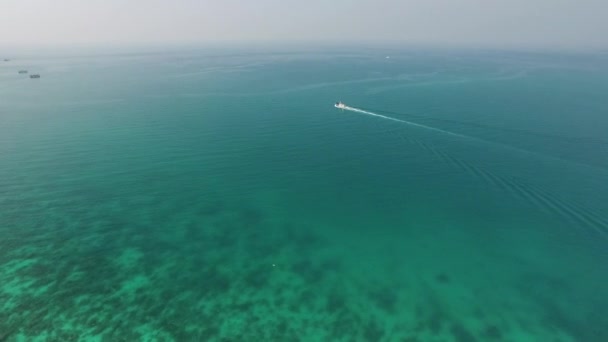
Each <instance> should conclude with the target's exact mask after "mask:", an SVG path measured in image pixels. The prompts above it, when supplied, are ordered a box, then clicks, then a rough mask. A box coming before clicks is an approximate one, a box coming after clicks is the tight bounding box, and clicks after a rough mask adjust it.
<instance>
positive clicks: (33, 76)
mask: <svg viewBox="0 0 608 342" xmlns="http://www.w3.org/2000/svg"><path fill="white" fill-rule="evenodd" d="M30 78H40V74H32V75H30Z"/></svg>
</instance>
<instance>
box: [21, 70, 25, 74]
mask: <svg viewBox="0 0 608 342" xmlns="http://www.w3.org/2000/svg"><path fill="white" fill-rule="evenodd" d="M19 73H20V74H27V70H19Z"/></svg>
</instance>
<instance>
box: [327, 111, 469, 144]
mask: <svg viewBox="0 0 608 342" xmlns="http://www.w3.org/2000/svg"><path fill="white" fill-rule="evenodd" d="M338 108H340V109H344V110H348V111H351V112H355V113H361V114H367V115H371V116H375V117H378V118H382V119H385V120H391V121H396V122H401V123H404V124H406V125H411V126H414V127H418V128H423V129H427V130H430V131H435V132H439V133H443V134H448V135H451V136H455V137H459V138H465V139H475V140H478V138H474V137H470V136H468V135H464V134H459V133H454V132H450V131H446V130H444V129H440V128H435V127H431V126H427V125H423V124H419V123H415V122H411V121H407V120H401V119H396V118H393V117H390V116H386V115H381V114H378V113H374V112H368V111H366V110H363V109H359V108H355V107H349V106H346V105H342V106H340V107H338Z"/></svg>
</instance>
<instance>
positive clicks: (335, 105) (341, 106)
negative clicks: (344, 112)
mask: <svg viewBox="0 0 608 342" xmlns="http://www.w3.org/2000/svg"><path fill="white" fill-rule="evenodd" d="M334 107H336V108H340V109H344V108H346V105H345V104H344V103H342V101H338V102H336V104H334Z"/></svg>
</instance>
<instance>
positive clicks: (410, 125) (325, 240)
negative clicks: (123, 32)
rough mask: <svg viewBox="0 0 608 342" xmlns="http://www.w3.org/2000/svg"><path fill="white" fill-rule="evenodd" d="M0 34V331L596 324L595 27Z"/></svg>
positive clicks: (531, 336) (353, 332) (149, 337)
mask: <svg viewBox="0 0 608 342" xmlns="http://www.w3.org/2000/svg"><path fill="white" fill-rule="evenodd" d="M0 57H1V58H0V341H3V342H4V341H6V342H9V341H10V342H12V341H19V342H20V341H401V342H416V341H431V342H433V341H437V342H439V341H447V342H449V341H454V342H471V341H522V342H525V341H547V342H554V341H555V342H557V341H563V342H567V341H584V342H587V341H591V342H593V341H599V342H602V341H608V134H607V132H608V95H607V94H608V53H606V52H601V51H541V50H538V51H524V50H522V51H516V50H512V51H511V50H509V51H503V50H488V49H485V50H482V49H472V48H471V49H455V48H454V49H439V48H424V47H416V48H414V47H407V46H405V47H401V46H363V45H362V46H329V45H327V46H321V45H319V46H300V47H298V46H288V47H282V46H268V47H256V46H209V47H205V46H192V47H175V46H172V47H151V48H116V49H114V48H95V49H84V48H83V49H82V50H79V49H70V50H65V51H61V50H54V51H51V50H48V49H47V50H44V49H41V50H36V49H21V50H19V49H2V50H0ZM5 58H6V59H7V60H6V61H4V59H5ZM19 70H24V71H27V72H28V73H19ZM31 74H40V76H41V77H40V78H39V79H32V78H30V77H29V75H31ZM338 101H341V102H342V103H344V105H345V107H346V108H344V109H341V108H336V107H335V103H336V102H338Z"/></svg>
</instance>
